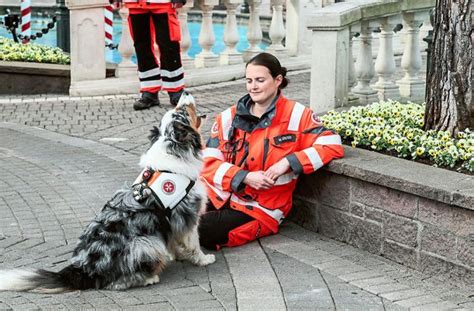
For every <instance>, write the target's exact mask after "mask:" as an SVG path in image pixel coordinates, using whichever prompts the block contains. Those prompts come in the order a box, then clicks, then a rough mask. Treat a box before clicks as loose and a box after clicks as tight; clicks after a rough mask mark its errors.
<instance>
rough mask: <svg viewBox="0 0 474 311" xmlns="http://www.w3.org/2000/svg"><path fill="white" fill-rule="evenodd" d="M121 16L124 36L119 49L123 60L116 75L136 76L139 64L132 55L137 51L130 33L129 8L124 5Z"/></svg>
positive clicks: (121, 38)
mask: <svg viewBox="0 0 474 311" xmlns="http://www.w3.org/2000/svg"><path fill="white" fill-rule="evenodd" d="M119 14H120V17H121V18H122V36H121V37H120V42H119V46H118V51H119V53H120V56H121V57H122V60H121V61H120V63H119V64H118V66H117V69H115V76H116V77H118V78H121V77H127V76H134V77H137V80H138V75H137V65H136V64H135V63H133V62H132V56H133V54H134V53H135V49H134V47H133V40H132V36H131V35H130V28H129V27H128V9H127V8H126V7H122V8H121V9H120V11H119Z"/></svg>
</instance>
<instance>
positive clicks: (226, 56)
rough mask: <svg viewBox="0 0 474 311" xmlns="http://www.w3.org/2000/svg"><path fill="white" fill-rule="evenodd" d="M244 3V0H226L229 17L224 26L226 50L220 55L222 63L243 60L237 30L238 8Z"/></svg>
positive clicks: (235, 62) (229, 63) (234, 62)
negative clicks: (239, 50)
mask: <svg viewBox="0 0 474 311" xmlns="http://www.w3.org/2000/svg"><path fill="white" fill-rule="evenodd" d="M241 3H243V1H242V0H225V1H224V4H225V6H226V9H227V18H226V23H225V27H224V43H225V50H224V51H223V52H222V53H221V55H220V63H221V65H231V64H238V63H241V62H242V54H241V53H239V52H237V49H236V45H237V43H238V42H239V32H238V30H237V18H236V15H235V14H236V9H237V7H238V6H239V5H240V4H241Z"/></svg>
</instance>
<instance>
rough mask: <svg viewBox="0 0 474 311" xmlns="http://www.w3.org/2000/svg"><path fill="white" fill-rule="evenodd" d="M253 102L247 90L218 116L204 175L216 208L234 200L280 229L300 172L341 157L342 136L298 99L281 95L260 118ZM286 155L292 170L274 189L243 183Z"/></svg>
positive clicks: (234, 205) (234, 204)
mask: <svg viewBox="0 0 474 311" xmlns="http://www.w3.org/2000/svg"><path fill="white" fill-rule="evenodd" d="M251 104H252V101H251V99H250V96H249V95H246V96H244V97H243V98H241V99H240V100H239V102H238V104H237V105H236V106H232V107H230V108H228V109H227V110H225V111H224V112H222V113H221V114H219V115H218V116H217V118H216V122H215V123H214V124H213V126H212V130H211V137H210V138H209V141H208V142H207V148H206V149H205V150H204V152H203V154H204V169H203V171H202V179H203V180H204V181H205V184H206V185H207V189H208V195H209V199H210V200H211V202H212V203H213V205H214V206H215V207H216V208H221V207H222V206H223V205H224V204H225V203H226V202H227V201H228V200H230V207H231V208H233V209H236V210H239V211H242V212H244V213H246V214H248V215H250V216H251V217H253V218H255V219H256V220H258V221H259V222H260V223H262V224H263V225H264V226H266V227H267V228H268V229H269V230H270V231H271V232H273V233H276V232H278V225H279V224H280V223H281V221H282V220H283V218H284V217H286V216H287V215H288V213H289V212H290V209H291V207H292V194H293V190H294V189H295V186H296V180H297V177H298V175H299V174H301V173H305V174H309V173H312V172H314V171H316V170H317V169H319V168H321V167H322V166H323V165H325V164H327V163H329V162H330V161H331V160H332V159H335V158H341V157H343V156H344V149H343V148H342V145H341V138H340V136H339V135H338V134H336V133H334V132H333V131H330V130H328V129H326V128H324V127H323V126H322V123H321V122H320V121H319V119H318V118H317V117H316V116H315V114H314V113H313V112H312V111H311V110H310V109H309V108H307V107H305V106H303V105H302V104H300V103H297V102H294V101H290V100H288V99H286V98H285V97H284V96H283V95H279V96H277V98H276V99H275V101H274V102H273V103H272V105H271V106H270V107H269V108H268V110H267V111H266V112H265V114H264V115H262V117H261V118H260V119H258V118H257V117H255V116H253V115H251V114H250V112H249V108H250V105H251ZM230 137H233V139H232V141H229V139H230ZM232 142H233V143H232ZM232 146H233V150H234V153H233V152H232ZM283 157H286V158H287V159H288V161H289V162H290V166H291V170H290V171H288V172H287V173H286V174H284V175H282V176H280V177H279V178H278V179H277V180H276V183H275V185H274V186H273V187H272V188H270V189H268V190H256V189H253V188H251V187H249V186H247V185H245V184H244V183H243V180H244V179H245V177H246V176H247V174H248V172H249V171H259V170H262V171H265V170H266V169H268V168H269V167H270V166H272V165H273V164H275V163H276V162H278V161H279V160H281V159H282V158H283ZM267 231H268V230H267Z"/></svg>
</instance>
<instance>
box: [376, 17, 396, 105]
mask: <svg viewBox="0 0 474 311" xmlns="http://www.w3.org/2000/svg"><path fill="white" fill-rule="evenodd" d="M396 24H397V21H396V20H395V19H393V18H391V17H385V18H382V19H381V23H380V34H379V42H380V45H379V51H378V54H377V59H376V60H375V71H376V73H377V76H378V80H377V82H376V83H375V85H374V89H376V90H377V91H378V97H379V100H383V101H385V100H387V99H394V100H397V99H400V91H399V89H398V86H397V85H396V84H395V80H394V76H393V75H394V73H395V69H396V67H395V58H394V55H393V35H394V32H393V28H394V27H395V25H396Z"/></svg>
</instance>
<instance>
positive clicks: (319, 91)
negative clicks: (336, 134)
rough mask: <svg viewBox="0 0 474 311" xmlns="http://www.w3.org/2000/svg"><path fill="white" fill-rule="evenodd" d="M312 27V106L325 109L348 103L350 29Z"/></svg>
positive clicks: (320, 111)
mask: <svg viewBox="0 0 474 311" xmlns="http://www.w3.org/2000/svg"><path fill="white" fill-rule="evenodd" d="M308 28H309V29H312V28H311V26H310V25H309V26H308ZM312 31H313V34H312V45H311V47H312V56H311V97H310V103H311V109H313V110H314V111H315V112H316V113H322V112H325V111H328V110H331V109H334V108H336V107H340V106H344V105H345V104H346V103H347V96H348V94H347V93H348V80H349V29H348V28H347V27H344V28H339V29H336V30H316V29H312Z"/></svg>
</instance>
